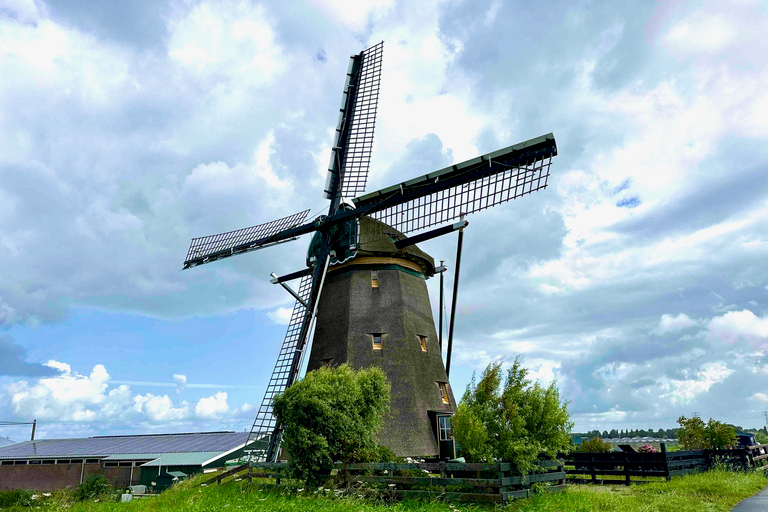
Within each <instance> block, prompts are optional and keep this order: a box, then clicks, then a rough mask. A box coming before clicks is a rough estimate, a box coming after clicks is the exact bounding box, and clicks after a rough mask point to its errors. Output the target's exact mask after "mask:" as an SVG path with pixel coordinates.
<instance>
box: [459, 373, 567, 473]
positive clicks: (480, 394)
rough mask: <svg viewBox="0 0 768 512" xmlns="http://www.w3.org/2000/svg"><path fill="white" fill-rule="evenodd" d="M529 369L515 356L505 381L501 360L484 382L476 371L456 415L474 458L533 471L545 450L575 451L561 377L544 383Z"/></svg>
mask: <svg viewBox="0 0 768 512" xmlns="http://www.w3.org/2000/svg"><path fill="white" fill-rule="evenodd" d="M527 375H528V370H526V369H525V368H523V367H522V365H521V364H520V360H519V359H515V362H514V364H513V365H512V367H511V368H510V369H509V370H507V374H506V379H504V383H503V385H502V364H501V363H500V362H495V363H491V364H489V365H488V367H487V368H486V369H485V371H483V374H482V376H481V377H480V381H479V382H475V378H474V376H473V378H472V382H471V383H470V384H469V386H467V390H466V392H465V393H464V396H463V397H462V399H461V403H459V405H458V407H457V409H456V414H455V415H454V416H453V418H452V420H451V423H452V427H453V435H454V438H455V439H456V443H457V444H458V445H459V446H460V447H461V453H462V455H463V456H464V457H465V458H466V459H467V460H468V461H470V462H483V461H505V462H512V463H514V464H515V465H516V466H517V469H518V471H519V472H520V473H527V472H528V471H530V470H531V469H533V468H534V467H535V466H536V464H537V460H538V458H539V454H546V455H548V456H550V457H555V456H556V455H557V454H558V453H567V452H568V451H570V449H571V447H572V442H571V436H570V434H569V433H570V430H571V428H572V427H573V422H571V419H570V416H569V414H568V409H567V404H566V403H562V402H561V401H560V393H559V391H558V389H557V386H556V383H555V382H552V383H551V384H550V385H549V386H548V387H546V388H544V387H542V386H541V385H540V384H538V383H531V381H530V380H528V379H526V376H527Z"/></svg>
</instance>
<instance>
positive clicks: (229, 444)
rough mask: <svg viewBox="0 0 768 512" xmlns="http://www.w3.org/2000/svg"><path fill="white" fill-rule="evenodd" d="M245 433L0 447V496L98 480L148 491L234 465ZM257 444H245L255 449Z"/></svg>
mask: <svg viewBox="0 0 768 512" xmlns="http://www.w3.org/2000/svg"><path fill="white" fill-rule="evenodd" d="M247 443H248V433H247V432H202V433H189V434H150V435H126V436H96V437H88V438H83V439H41V440H37V441H26V442H23V443H16V444H12V445H9V446H3V447H0V490H9V489H35V490H38V491H51V490H55V489H63V488H65V487H76V486H77V485H79V484H81V483H82V482H84V481H85V480H86V479H87V478H88V477H89V476H90V475H93V474H102V475H104V476H105V477H106V478H107V479H108V480H109V481H110V482H111V483H112V484H113V485H115V486H117V487H127V486H129V485H147V486H153V485H154V484H153V482H157V480H158V477H160V476H163V475H166V474H168V473H172V472H173V473H177V472H181V473H184V474H185V475H187V476H189V475H193V474H196V473H202V472H207V471H212V470H215V469H216V468H221V467H224V465H225V464H226V462H227V461H228V460H232V459H238V458H240V457H242V455H243V449H244V448H245V446H246V444H247ZM258 444H259V441H252V442H250V443H249V449H258Z"/></svg>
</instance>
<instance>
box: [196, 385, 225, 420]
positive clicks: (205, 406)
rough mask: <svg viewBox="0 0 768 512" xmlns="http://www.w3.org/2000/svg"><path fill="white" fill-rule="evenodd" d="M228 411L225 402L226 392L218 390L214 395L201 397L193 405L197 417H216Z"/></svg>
mask: <svg viewBox="0 0 768 512" xmlns="http://www.w3.org/2000/svg"><path fill="white" fill-rule="evenodd" d="M229 412H230V408H229V404H227V393H225V392H223V391H219V392H218V393H216V394H215V395H214V396H209V397H207V398H201V399H200V400H199V401H198V402H197V405H196V406H195V414H196V415H197V417H198V418H218V417H221V416H225V415H227V414H228V413H229Z"/></svg>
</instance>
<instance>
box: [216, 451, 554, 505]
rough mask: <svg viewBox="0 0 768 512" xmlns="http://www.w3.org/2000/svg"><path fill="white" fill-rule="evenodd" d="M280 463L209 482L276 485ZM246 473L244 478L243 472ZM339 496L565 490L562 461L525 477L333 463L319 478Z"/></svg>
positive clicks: (474, 497) (503, 467)
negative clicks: (267, 482) (539, 486)
mask: <svg viewBox="0 0 768 512" xmlns="http://www.w3.org/2000/svg"><path fill="white" fill-rule="evenodd" d="M286 467H287V464H286V463H266V462H261V463H252V464H250V466H249V465H247V464H246V465H244V466H240V467H238V468H235V469H233V470H230V471H228V472H226V473H224V474H222V475H220V476H218V477H215V478H213V479H211V480H210V481H209V482H213V481H218V482H221V480H222V479H224V478H227V477H229V476H233V475H235V474H236V473H237V474H240V476H241V478H242V477H247V478H248V481H252V480H253V479H254V478H270V479H274V480H275V482H276V483H278V484H279V483H280V480H281V479H283V478H285V469H286ZM246 470H247V473H245V472H244V471H246ZM324 477H325V478H327V479H328V480H329V481H332V485H333V486H334V487H335V488H336V489H340V490H342V491H343V492H357V493H368V494H370V493H373V494H378V495H380V496H384V497H391V498H437V499H441V500H446V501H449V500H450V501H454V500H458V501H484V502H497V503H503V502H506V501H508V500H510V499H514V498H524V497H528V496H530V495H531V493H532V489H531V486H532V484H535V483H543V484H545V485H546V486H547V489H548V490H549V491H551V492H559V491H562V490H564V489H565V471H564V470H563V463H562V461H559V460H555V461H541V462H540V463H539V467H538V468H537V470H536V471H535V472H533V473H531V474H528V475H522V476H520V475H515V474H514V465H512V464H509V463H493V464H471V463H449V462H435V463H364V464H363V463H361V464H335V465H334V470H333V471H332V472H331V474H330V475H324Z"/></svg>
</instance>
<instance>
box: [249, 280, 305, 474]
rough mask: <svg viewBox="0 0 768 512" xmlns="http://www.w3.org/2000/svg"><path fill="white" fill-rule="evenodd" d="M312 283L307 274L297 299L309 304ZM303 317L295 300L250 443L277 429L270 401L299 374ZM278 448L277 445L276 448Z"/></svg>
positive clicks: (253, 456)
mask: <svg viewBox="0 0 768 512" xmlns="http://www.w3.org/2000/svg"><path fill="white" fill-rule="evenodd" d="M312 282H313V280H312V274H309V275H306V276H304V277H302V278H301V283H300V284H299V291H298V294H299V297H301V298H302V300H303V301H304V302H305V303H307V304H309V301H310V298H311V295H312ZM306 318H307V308H305V307H304V304H302V303H301V302H299V301H296V303H295V304H294V306H293V313H292V314H291V321H290V323H289V324H288V331H287V332H286V333H285V338H284V339H283V346H282V347H281V348H280V354H279V355H278V356H277V363H275V368H274V369H273V370H272V376H271V377H270V379H269V384H267V390H266V391H265V392H264V398H263V399H262V401H261V406H259V412H258V414H257V415H256V419H255V420H254V422H253V426H252V427H251V433H250V434H249V436H248V441H249V442H251V441H256V440H259V439H261V438H262V437H264V436H269V435H271V434H272V433H273V431H274V430H275V427H276V426H277V419H276V418H275V416H274V414H273V413H272V401H273V400H274V398H275V397H276V396H277V395H279V394H280V393H282V392H283V391H285V389H286V388H287V387H288V384H289V383H290V382H291V381H292V379H291V372H292V371H293V372H294V374H295V373H296V372H298V371H299V369H298V367H297V368H295V369H294V368H293V361H294V357H295V355H296V350H297V348H298V344H299V341H300V337H301V328H302V325H303V324H304V320H305V319H306ZM294 377H295V375H294ZM277 447H279V445H276V448H277ZM266 455H267V454H266V453H258V454H256V453H252V454H251V460H254V459H256V460H259V459H260V460H264V459H265V458H266Z"/></svg>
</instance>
